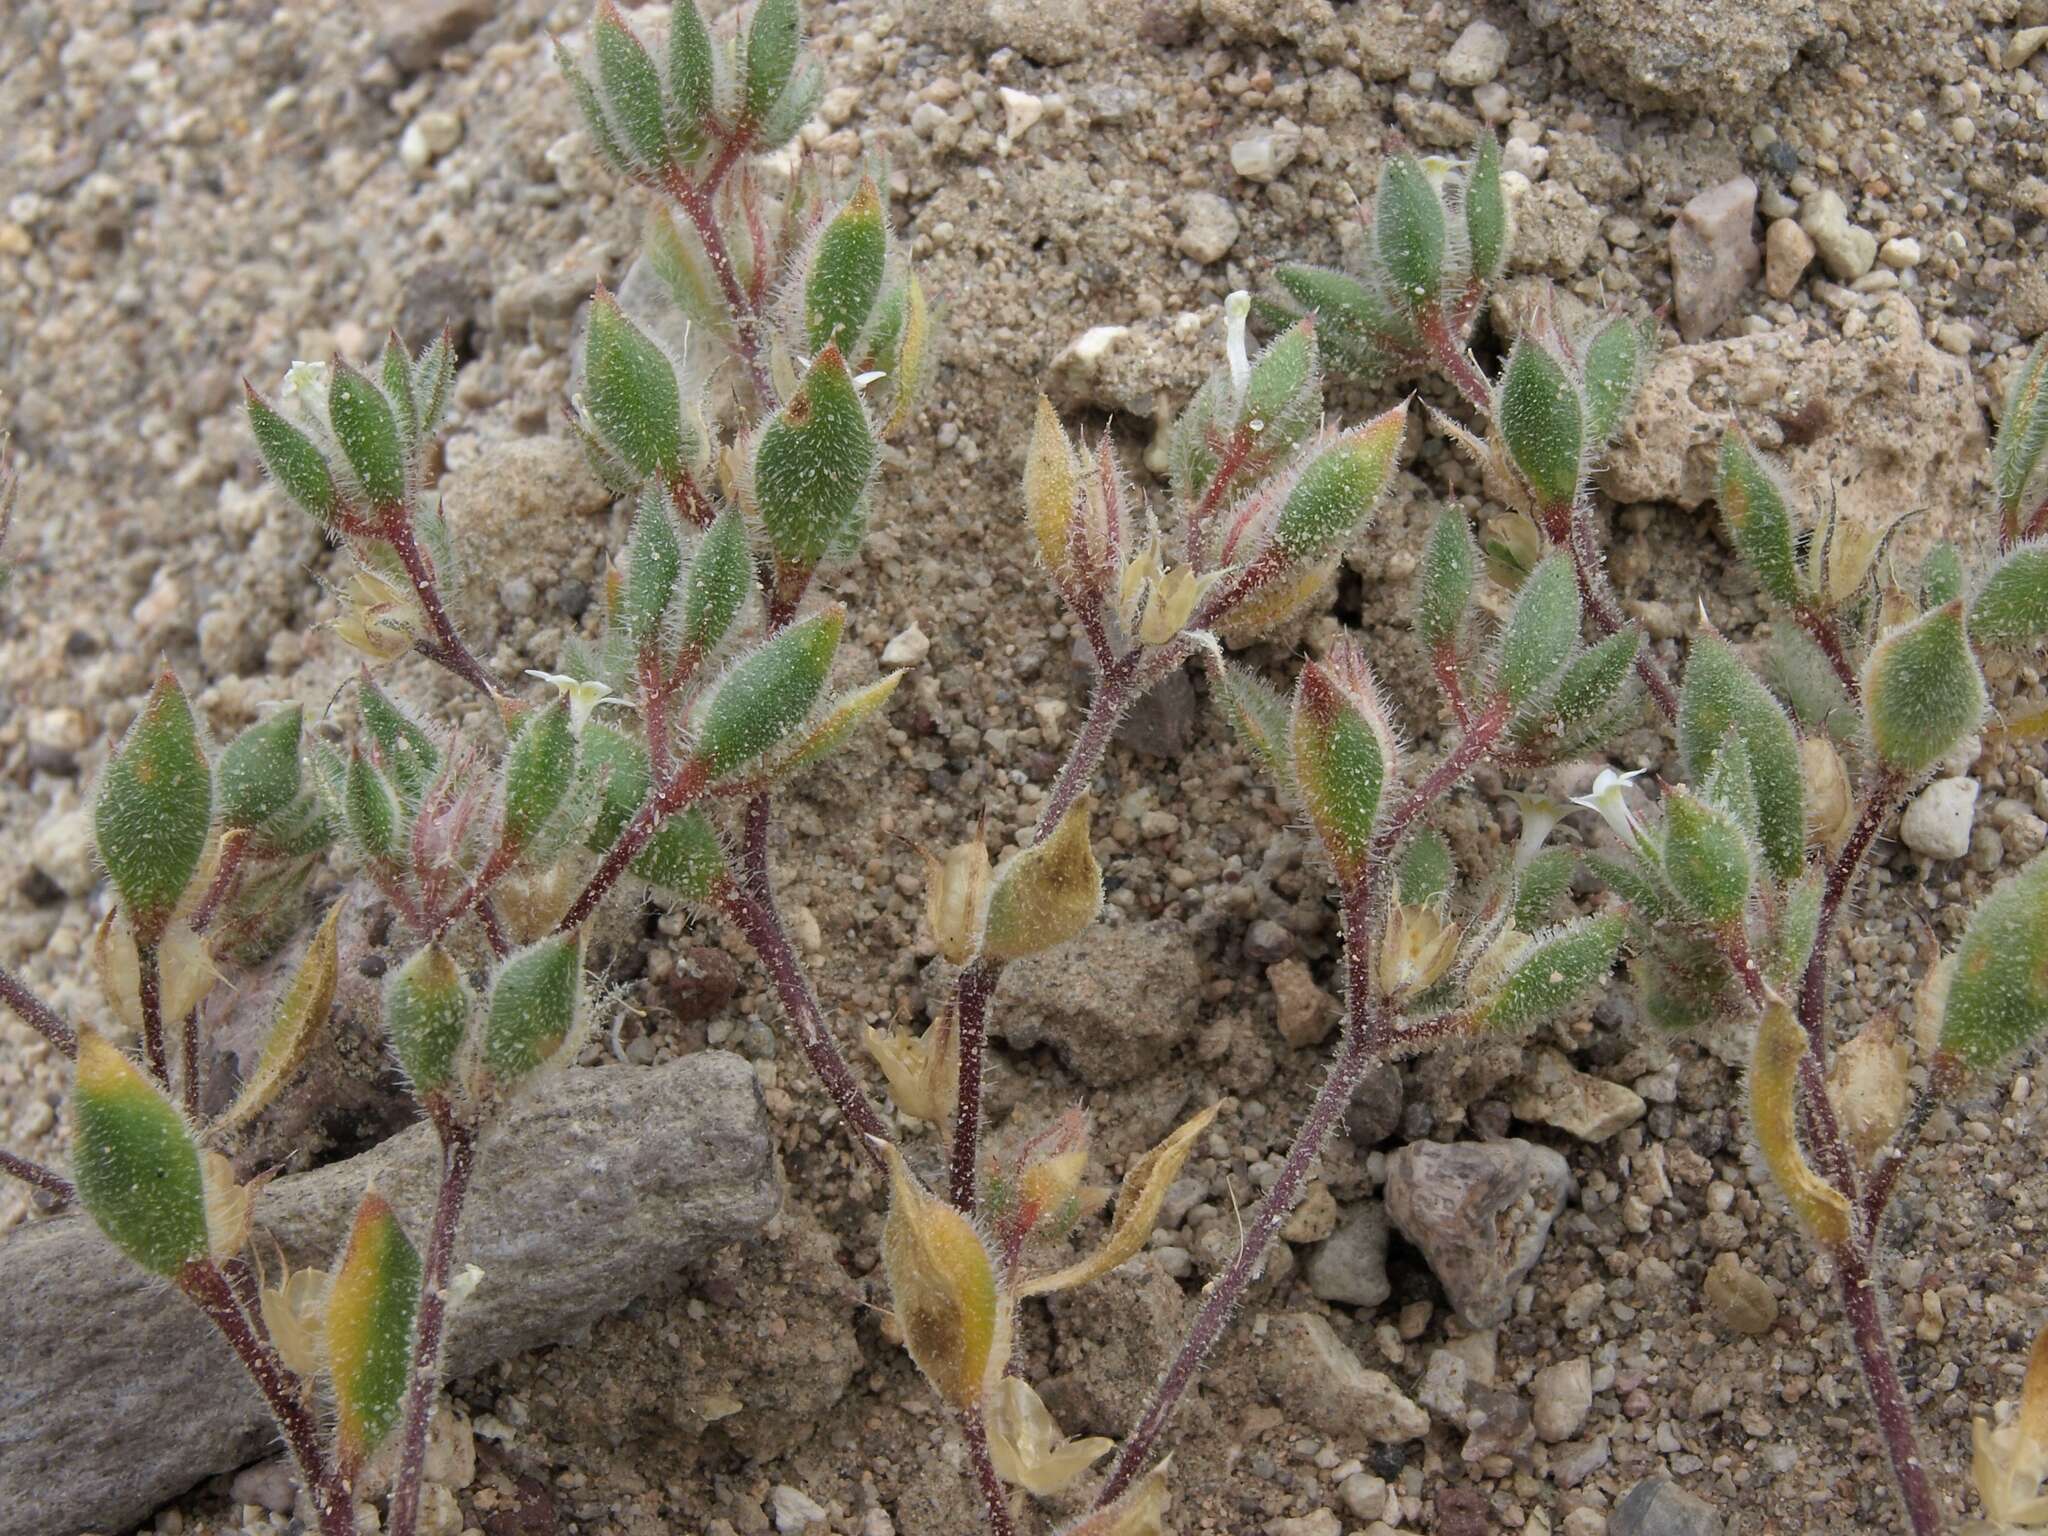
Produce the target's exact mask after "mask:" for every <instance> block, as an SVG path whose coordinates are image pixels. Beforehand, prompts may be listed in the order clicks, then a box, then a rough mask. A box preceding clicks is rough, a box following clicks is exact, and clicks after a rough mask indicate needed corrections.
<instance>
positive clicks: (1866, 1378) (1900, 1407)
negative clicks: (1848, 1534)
mask: <svg viewBox="0 0 2048 1536" xmlns="http://www.w3.org/2000/svg"><path fill="white" fill-rule="evenodd" d="M1832 1252H1833V1254H1834V1259H1835V1275H1836V1282H1837V1286H1838V1288H1839V1290H1840V1291H1841V1295H1842V1312H1843V1315H1844V1316H1846V1317H1847V1318H1848V1320H1849V1333H1850V1336H1851V1338H1853V1339H1854V1340H1855V1343H1856V1358H1857V1360H1858V1361H1860V1362H1861V1363H1862V1366H1863V1383H1864V1385H1865V1386H1866V1387H1868V1388H1869V1390H1870V1403H1871V1408H1872V1409H1873V1411H1874V1412H1875V1413H1876V1414H1877V1427H1878V1432H1879V1433H1880V1434H1881V1435H1882V1436H1883V1437H1884V1449H1885V1454H1886V1456H1888V1457H1889V1458H1890V1460H1891V1464H1892V1475H1893V1476H1894V1477H1896V1478H1897V1479H1898V1483H1899V1498H1900V1501H1901V1502H1902V1503H1904V1505H1905V1506H1906V1517H1907V1519H1909V1520H1910V1521H1911V1522H1912V1524H1913V1536H1940V1532H1941V1505H1940V1503H1939V1501H1937V1500H1936V1498H1935V1496H1934V1488H1933V1485H1932V1484H1930V1483H1929V1482H1928V1481H1927V1468H1926V1466H1925V1465H1924V1464H1923V1463H1922V1462H1921V1460H1920V1445H1919V1439H1918V1436H1917V1434H1916V1432H1915V1429H1914V1424H1913V1409H1912V1406H1911V1405H1910V1404H1909V1403H1908V1402H1907V1401H1906V1391H1905V1388H1904V1386H1903V1385H1902V1384H1901V1383H1900V1381H1899V1368H1898V1366H1897V1365H1895V1364H1894V1363H1893V1361H1892V1349H1891V1341H1890V1340H1889V1339H1887V1338H1886V1337H1885V1330H1884V1317H1883V1313H1882V1309H1881V1308H1880V1307H1879V1305H1878V1297H1877V1286H1876V1284H1875V1283H1874V1282H1873V1281H1872V1279H1871V1276H1870V1260H1869V1256H1868V1254H1867V1253H1865V1252H1864V1250H1863V1248H1862V1247H1861V1246H1860V1244H1859V1242H1858V1240H1857V1239H1855V1238H1851V1239H1850V1241H1848V1242H1846V1243H1842V1244H1839V1245H1837V1246H1836V1247H1835V1248H1834V1249H1833V1250H1832Z"/></svg>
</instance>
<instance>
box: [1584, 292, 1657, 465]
mask: <svg viewBox="0 0 2048 1536" xmlns="http://www.w3.org/2000/svg"><path fill="white" fill-rule="evenodd" d="M1655 346H1656V332H1655V330H1654V329H1653V328H1652V327H1651V326H1649V325H1646V324H1644V323H1642V322H1641V321H1638V320H1633V319H1630V318H1629V317H1627V316H1624V315H1616V316H1614V317H1613V318H1612V319H1610V320H1608V321H1606V322H1605V323H1604V324H1602V325H1600V326H1599V327H1597V328H1596V329H1595V330H1594V331H1593V333H1592V335H1590V336H1588V337H1587V338H1586V340H1585V342H1584V343H1583V345H1582V348H1581V354H1582V356H1583V358H1584V362H1583V365H1582V366H1583V367H1584V369H1585V380H1586V438H1587V440H1588V441H1589V442H1591V443H1594V444H1596V445H1605V444H1607V443H1610V442H1612V441H1613V440H1614V434H1615V433H1616V432H1617V431H1619V430H1620V428H1621V424H1622V423H1623V422H1624V421H1626V420H1627V419H1628V413H1629V412H1630V411H1631V410H1633V409H1634V408H1635V403H1636V395H1637V394H1638V393H1639V392H1640V391H1641V389H1642V387H1643V379H1644V378H1645V377H1646V376H1647V375H1648V373H1649V371H1650V353H1651V351H1652V350H1653V349H1654V348H1655Z"/></svg>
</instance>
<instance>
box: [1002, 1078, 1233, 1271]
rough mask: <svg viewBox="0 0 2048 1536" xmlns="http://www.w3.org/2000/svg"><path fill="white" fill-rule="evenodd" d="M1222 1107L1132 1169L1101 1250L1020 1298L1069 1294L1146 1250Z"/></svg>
mask: <svg viewBox="0 0 2048 1536" xmlns="http://www.w3.org/2000/svg"><path fill="white" fill-rule="evenodd" d="M1221 1107H1222V1106H1221V1105H1218V1104H1211V1105H1210V1106H1209V1107H1208V1108H1207V1109H1205V1110H1203V1111H1202V1112H1201V1113H1200V1114H1198V1115H1196V1116H1195V1117H1194V1118H1193V1119H1192V1120H1189V1121H1188V1122H1186V1123H1185V1124H1184V1125H1182V1126H1181V1127H1180V1128H1179V1129H1178V1130H1176V1131H1175V1132H1174V1133H1173V1134H1172V1135H1170V1136H1168V1137H1167V1138H1166V1140H1164V1141H1162V1142H1160V1143H1159V1145H1158V1146H1156V1147H1154V1148H1153V1149H1152V1150H1151V1151H1150V1152H1147V1153H1146V1154H1145V1155H1144V1156H1143V1157H1141V1158H1139V1159H1138V1160H1137V1162H1135V1163H1133V1164H1132V1165H1131V1169H1130V1172H1128V1173H1126V1174H1125V1175H1124V1182H1123V1185H1122V1187H1121V1188H1120V1189H1118V1191H1117V1196H1116V1215H1115V1216H1114V1217H1112V1218H1111V1220H1110V1224H1109V1236H1108V1237H1107V1238H1105V1239H1103V1243H1102V1246H1101V1247H1100V1248H1098V1249H1096V1250H1095V1252H1093V1253H1091V1254H1090V1255H1088V1257H1087V1258H1085V1259H1082V1260H1080V1261H1079V1262H1078V1263H1074V1264H1069V1265H1068V1266H1067V1267H1066V1268H1065V1269H1060V1270H1055V1271H1054V1272H1053V1273H1052V1274H1049V1275H1041V1276H1039V1277H1038V1278H1037V1279H1035V1280H1029V1281H1026V1282H1025V1283H1024V1286H1023V1288H1022V1289H1021V1291H1020V1292H1019V1294H1020V1295H1024V1296H1042V1295H1045V1294H1046V1293H1047V1292H1049V1291H1065V1290H1071V1289H1072V1288H1073V1287H1074V1286H1077V1285H1084V1284H1086V1283H1087V1282H1088V1281H1090V1280H1093V1279H1096V1278H1097V1277H1098V1276H1101V1275H1106V1274H1108V1273H1109V1272H1110V1271H1111V1270H1112V1269H1115V1268H1116V1267H1117V1266H1118V1265H1119V1264H1121V1263H1123V1262H1124V1261H1125V1260H1126V1259H1129V1258H1130V1257H1132V1256H1133V1255H1134V1254H1136V1253H1137V1251H1138V1250H1139V1249H1140V1248H1143V1247H1144V1246H1145V1239H1146V1238H1147V1237H1149V1236H1151V1234H1152V1227H1153V1224H1154V1223H1155V1222H1157V1221H1158V1220H1159V1209H1160V1207H1161V1206H1163V1205H1165V1204H1166V1191H1167V1188H1168V1186H1169V1185H1171V1184H1172V1183H1173V1181H1174V1180H1175V1179H1177V1178H1179V1177H1180V1171H1181V1169H1182V1167H1184V1166H1185V1165H1186V1163H1187V1160H1188V1156H1189V1154H1190V1153H1192V1152H1193V1151H1194V1149H1195V1141H1196V1139H1197V1138H1199V1137H1200V1136H1201V1134H1202V1133H1203V1132H1204V1131H1206V1130H1208V1129H1209V1127H1210V1125H1212V1124H1213V1123H1214V1122H1215V1119H1216V1113H1217V1111H1218V1110H1219V1109H1220V1108H1221Z"/></svg>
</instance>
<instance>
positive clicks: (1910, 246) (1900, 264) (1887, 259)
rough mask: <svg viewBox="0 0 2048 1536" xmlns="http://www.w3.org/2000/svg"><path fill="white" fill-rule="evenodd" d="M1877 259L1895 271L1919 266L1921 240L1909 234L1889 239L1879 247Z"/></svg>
mask: <svg viewBox="0 0 2048 1536" xmlns="http://www.w3.org/2000/svg"><path fill="white" fill-rule="evenodd" d="M1877 259H1878V260H1879V261H1881V262H1883V263H1884V264H1885V265H1886V266H1888V267H1891V268H1892V269H1894V270H1895V271H1901V272H1903V271H1904V270H1905V269H1906V268H1908V267H1917V266H1919V265H1920V261H1921V252H1920V242H1919V241H1918V240H1915V239H1912V238H1911V237H1909V236H1900V237H1897V238H1894V239H1891V240H1887V241H1885V243H1884V244H1883V245H1881V246H1879V247H1878V248H1877Z"/></svg>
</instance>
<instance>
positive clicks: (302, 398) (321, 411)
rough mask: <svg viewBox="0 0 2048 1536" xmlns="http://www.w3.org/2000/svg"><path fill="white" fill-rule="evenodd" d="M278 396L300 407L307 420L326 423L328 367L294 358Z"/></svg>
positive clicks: (323, 364) (286, 371)
mask: <svg viewBox="0 0 2048 1536" xmlns="http://www.w3.org/2000/svg"><path fill="white" fill-rule="evenodd" d="M277 394H278V398H279V399H280V400H288V401H290V402H291V403H293V404H294V405H296V406H298V408H299V409H300V410H301V411H303V412H304V413H305V415H306V419H307V420H309V421H314V422H324V421H325V419H326V416H327V365H326V364H325V363H312V362H307V361H306V360H305V359H303V358H296V357H295V358H293V359H292V365H291V367H290V368H288V369H286V370H285V375H284V382H283V383H282V384H280V385H279V386H278V390H277Z"/></svg>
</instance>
